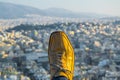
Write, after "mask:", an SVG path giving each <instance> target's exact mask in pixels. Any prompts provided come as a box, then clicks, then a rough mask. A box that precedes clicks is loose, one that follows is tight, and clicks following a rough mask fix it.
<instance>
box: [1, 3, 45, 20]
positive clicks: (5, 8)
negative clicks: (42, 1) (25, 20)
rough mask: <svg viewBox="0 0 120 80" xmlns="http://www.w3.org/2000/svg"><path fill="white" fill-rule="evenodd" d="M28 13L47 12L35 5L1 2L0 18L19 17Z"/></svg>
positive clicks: (41, 13)
mask: <svg viewBox="0 0 120 80" xmlns="http://www.w3.org/2000/svg"><path fill="white" fill-rule="evenodd" d="M27 14H40V15H44V14H45V13H44V12H43V11H42V10H39V9H37V8H33V7H28V6H23V5H17V4H12V3H3V2H0V18H19V17H25V15H27Z"/></svg>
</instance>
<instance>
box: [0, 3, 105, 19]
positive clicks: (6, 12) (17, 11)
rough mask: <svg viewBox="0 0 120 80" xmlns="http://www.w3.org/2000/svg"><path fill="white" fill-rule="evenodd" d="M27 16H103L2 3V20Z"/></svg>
mask: <svg viewBox="0 0 120 80" xmlns="http://www.w3.org/2000/svg"><path fill="white" fill-rule="evenodd" d="M27 14H37V15H42V16H52V17H69V18H99V17H102V16H103V15H98V14H94V13H75V12H72V11H70V10H66V9H62V8H49V9H45V10H41V9H37V8H34V7H30V6H25V5H18V4H12V3H4V2H0V19H10V18H23V17H26V16H25V15H27Z"/></svg>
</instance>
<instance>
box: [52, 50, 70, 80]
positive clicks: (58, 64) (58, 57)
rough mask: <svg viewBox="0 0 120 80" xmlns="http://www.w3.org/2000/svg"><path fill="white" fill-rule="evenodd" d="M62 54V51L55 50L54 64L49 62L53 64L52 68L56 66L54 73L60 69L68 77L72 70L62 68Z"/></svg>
mask: <svg viewBox="0 0 120 80" xmlns="http://www.w3.org/2000/svg"><path fill="white" fill-rule="evenodd" d="M62 55H63V53H61V52H57V54H56V56H55V58H56V59H55V63H54V64H50V65H51V66H53V67H54V68H56V70H57V71H56V72H55V74H57V73H58V72H59V71H62V72H64V73H65V74H67V76H68V78H70V77H69V74H72V72H71V71H69V70H66V69H64V68H63V64H64V65H65V63H63V62H62V61H61V59H62V58H63V57H62ZM55 74H54V75H55Z"/></svg>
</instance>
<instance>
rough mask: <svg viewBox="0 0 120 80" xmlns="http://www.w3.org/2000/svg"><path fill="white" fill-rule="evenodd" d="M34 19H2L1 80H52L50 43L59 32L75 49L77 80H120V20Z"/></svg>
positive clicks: (75, 73)
mask: <svg viewBox="0 0 120 80" xmlns="http://www.w3.org/2000/svg"><path fill="white" fill-rule="evenodd" d="M28 16H29V15H28ZM32 16H33V17H31V16H30V17H29V18H21V19H0V28H1V29H0V80H50V74H49V73H50V72H49V63H48V53H47V49H48V41H49V36H50V34H51V33H52V32H54V31H58V30H59V31H64V32H65V33H66V34H67V35H68V37H69V39H70V41H71V42H72V45H73V47H74V52H75V71H74V80H120V18H99V19H77V18H59V17H48V16H46V17H45V16H44V17H43V16H38V15H32Z"/></svg>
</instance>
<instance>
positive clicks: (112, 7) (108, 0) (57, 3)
mask: <svg viewBox="0 0 120 80" xmlns="http://www.w3.org/2000/svg"><path fill="white" fill-rule="evenodd" d="M0 2H10V3H14V4H22V5H27V6H32V7H35V8H39V9H47V8H64V9H68V10H71V11H73V12H89V13H98V14H107V15H111V16H120V10H119V8H120V5H119V3H120V1H119V0H100V1H98V0H92V1H90V0H76V1H75V0H69V1H68V0H66V1H65V0H43V1H39V0H17V1H16V0H0Z"/></svg>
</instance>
